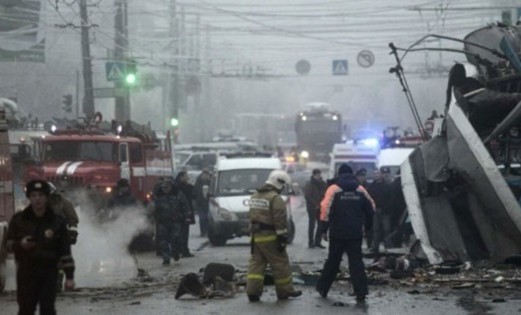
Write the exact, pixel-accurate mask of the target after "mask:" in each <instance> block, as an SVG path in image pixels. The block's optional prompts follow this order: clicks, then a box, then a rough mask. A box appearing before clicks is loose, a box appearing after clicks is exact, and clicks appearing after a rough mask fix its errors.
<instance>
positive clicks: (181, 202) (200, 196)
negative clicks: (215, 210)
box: [151, 169, 211, 266]
mask: <svg viewBox="0 0 521 315" xmlns="http://www.w3.org/2000/svg"><path fill="white" fill-rule="evenodd" d="M210 180H211V173H210V172H209V171H208V170H207V169H204V170H203V171H202V173H201V174H200V175H199V176H198V177H197V180H196V182H195V185H192V184H191V183H190V176H189V175H188V173H187V172H186V171H180V172H179V173H178V174H177V176H176V177H175V179H173V180H172V179H163V180H161V181H160V182H159V183H158V184H157V185H156V187H155V188H154V192H153V197H152V203H151V212H152V214H153V217H154V219H155V222H156V239H157V243H158V244H157V245H158V252H159V254H160V255H161V257H162V258H163V265H165V266H166V265H170V260H171V259H172V258H173V259H174V261H178V260H179V259H180V258H181V257H185V258H188V257H193V256H194V255H193V254H192V253H191V252H190V249H189V246H188V240H189V233H190V225H192V224H195V209H197V212H198V216H199V227H200V231H201V236H206V234H207V231H208V211H209V209H208V208H209V199H208V190H209V185H210Z"/></svg>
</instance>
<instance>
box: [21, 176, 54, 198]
mask: <svg viewBox="0 0 521 315" xmlns="http://www.w3.org/2000/svg"><path fill="white" fill-rule="evenodd" d="M33 191H41V192H42V193H44V194H45V195H46V196H49V195H50V194H51V186H49V184H48V183H47V182H46V181H44V180H38V179H36V180H32V181H30V182H28V183H27V185H25V195H26V196H27V198H29V195H30V194H31V193H32V192H33Z"/></svg>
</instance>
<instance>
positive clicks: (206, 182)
mask: <svg viewBox="0 0 521 315" xmlns="http://www.w3.org/2000/svg"><path fill="white" fill-rule="evenodd" d="M211 180H212V174H211V173H210V171H209V170H208V169H207V168H204V169H203V172H202V173H201V174H200V175H199V176H197V179H196V180H195V186H194V190H195V204H196V206H197V215H198V216H199V229H200V231H201V236H203V237H204V236H206V235H207V232H208V212H209V211H210V209H209V208H210V198H209V196H208V191H209V190H210V182H211Z"/></svg>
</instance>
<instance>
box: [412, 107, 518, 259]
mask: <svg viewBox="0 0 521 315" xmlns="http://www.w3.org/2000/svg"><path fill="white" fill-rule="evenodd" d="M444 163H445V164H446V165H445V167H443V165H442V164H444ZM402 183H403V189H404V194H405V199H406V202H407V207H408V210H409V215H410V217H411V222H412V225H413V228H414V231H415V234H416V236H417V237H418V239H420V241H421V242H422V247H423V249H424V251H425V252H426V254H427V257H428V258H429V261H430V262H431V263H440V262H442V261H448V260H459V261H468V260H482V259H492V260H494V261H499V260H502V259H505V258H506V257H509V256H512V255H514V254H517V253H519V252H521V208H520V206H519V204H518V202H517V200H516V199H515V198H514V195H513V194H512V192H511V190H510V188H509V187H508V185H507V183H506V182H505V180H504V178H503V176H502V175H501V173H500V172H499V170H498V168H497V166H496V164H495V162H494V160H493V159H492V158H491V157H490V155H489V153H488V151H487V150H486V148H485V147H484V145H483V143H482V141H481V139H480V138H479V136H478V135H477V133H476V132H475V130H474V128H473V127H472V125H471V124H470V122H469V121H468V119H467V117H466V116H465V115H464V113H463V111H462V110H461V108H460V107H459V106H457V105H455V104H453V106H451V107H450V110H449V112H448V116H447V119H446V133H445V135H444V136H440V137H437V138H434V139H433V140H431V141H429V142H427V143H426V144H424V145H422V146H421V147H420V148H418V149H417V150H416V151H415V152H413V154H411V156H410V157H409V159H408V160H407V161H406V162H405V163H404V164H403V165H402Z"/></svg>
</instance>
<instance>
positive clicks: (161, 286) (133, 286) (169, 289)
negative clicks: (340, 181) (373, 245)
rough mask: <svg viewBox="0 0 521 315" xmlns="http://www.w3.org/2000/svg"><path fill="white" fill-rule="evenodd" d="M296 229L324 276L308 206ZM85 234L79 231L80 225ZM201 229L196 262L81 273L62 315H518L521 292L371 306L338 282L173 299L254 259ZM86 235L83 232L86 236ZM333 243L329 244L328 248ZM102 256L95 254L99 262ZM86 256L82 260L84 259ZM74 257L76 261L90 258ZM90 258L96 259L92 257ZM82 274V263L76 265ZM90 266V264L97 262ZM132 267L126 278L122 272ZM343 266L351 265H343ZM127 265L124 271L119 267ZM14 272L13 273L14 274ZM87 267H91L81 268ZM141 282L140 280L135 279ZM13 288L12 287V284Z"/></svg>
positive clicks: (430, 294) (440, 294)
mask: <svg viewBox="0 0 521 315" xmlns="http://www.w3.org/2000/svg"><path fill="white" fill-rule="evenodd" d="M292 205H293V216H294V220H295V223H296V226H297V234H296V237H295V242H294V243H293V244H292V245H290V246H289V248H288V252H289V256H290V259H291V262H292V263H293V264H297V265H298V266H300V268H301V269H302V270H303V271H314V270H319V269H320V268H321V267H322V264H323V262H324V259H325V257H326V255H327V250H326V249H308V248H307V213H306V211H305V209H304V207H303V200H302V198H301V197H298V198H296V199H294V200H293V201H292ZM80 229H81V227H80ZM198 234H199V229H198V226H193V228H192V229H191V240H190V248H191V249H192V250H193V253H194V254H195V257H193V258H186V259H181V260H180V261H179V262H175V263H173V264H172V265H171V266H166V267H165V266H162V265H161V258H159V257H156V256H155V255H154V254H153V253H145V254H139V255H137V256H135V257H134V258H132V257H128V258H127V259H124V258H122V257H118V259H110V258H106V257H104V258H103V263H100V264H99V265H97V266H96V267H95V268H92V267H91V268H90V269H89V272H81V271H80V270H78V277H77V279H76V281H77V283H78V290H77V291H75V292H66V293H63V294H60V295H59V297H58V300H57V309H58V313H59V314H74V315H80V314H114V315H117V314H122V315H130V314H150V315H152V314H268V313H269V314H299V315H305V314H317V313H326V314H346V313H348V314H374V315H376V314H421V315H423V314H436V315H437V314H520V313H521V294H519V297H518V296H517V290H515V288H514V289H513V290H510V291H508V292H507V295H508V298H506V299H505V301H504V302H500V303H493V302H492V301H493V300H494V299H496V298H501V297H503V294H504V291H501V292H499V291H494V290H475V289H468V290H451V289H450V288H445V287H438V286H433V285H432V284H416V285H415V284H412V283H410V284H405V283H402V284H399V283H393V284H392V285H371V286H370V294H369V296H368V300H367V303H366V305H356V304H355V302H354V298H353V297H351V296H349V295H348V292H349V291H350V287H349V284H348V283H347V282H343V281H340V282H336V283H335V284H334V286H333V288H332V290H331V292H330V295H329V297H328V298H327V299H323V298H320V297H319V296H318V294H317V293H316V292H315V291H314V288H313V286H305V285H298V284H297V285H296V287H297V288H298V289H300V290H303V291H304V294H303V295H302V296H301V297H299V298H296V299H294V300H289V301H277V298H276V296H275V290H274V288H273V286H266V287H265V293H264V295H263V296H262V301H261V302H260V303H249V302H248V301H247V297H246V295H245V293H244V287H239V289H238V292H237V294H236V295H235V297H233V298H226V299H224V298H216V299H204V300H200V299H196V298H191V297H189V296H184V297H183V298H182V299H180V300H175V299H174V295H175V291H176V289H177V283H178V281H179V279H180V277H181V276H182V275H183V274H186V273H188V272H198V271H199V270H200V269H201V268H204V267H205V266H206V264H208V263H209V262H220V263H230V264H233V265H234V266H235V267H236V268H237V270H238V273H241V272H245V270H246V266H247V263H248V257H249V245H248V241H249V239H248V238H239V239H235V240H231V241H229V242H228V244H227V245H226V246H224V247H212V246H211V245H209V244H208V242H207V240H206V239H205V238H201V237H199V236H198ZM80 235H81V230H80ZM325 245H327V244H325ZM95 255H96V253H95V252H93V253H89V256H95ZM82 258H83V259H82ZM87 258H88V257H83V256H82V255H79V254H78V253H76V260H77V261H78V260H80V261H81V260H87ZM90 258H92V257H90ZM134 262H137V267H138V268H141V269H143V270H144V271H145V272H146V274H147V277H138V278H136V275H137V272H136V270H134V269H135V268H134V267H132V266H133V264H134ZM78 265H79V266H78V268H80V266H81V263H80V264H78ZM91 265H92V263H91ZM129 266H130V269H132V271H131V272H130V274H129V273H128V272H126V273H121V272H119V271H121V270H118V268H119V269H125V270H128V269H129ZM344 266H345V264H344ZM120 267H121V268H120ZM12 268H13V267H12V266H11V270H12ZM81 268H85V267H81ZM136 279H137V280H136ZM10 281H11V289H12V287H13V284H12V281H13V280H12V278H11V280H10ZM16 309H17V306H16V298H15V293H14V291H12V290H11V291H8V292H6V293H3V294H2V295H0V314H2V315H3V314H16Z"/></svg>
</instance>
